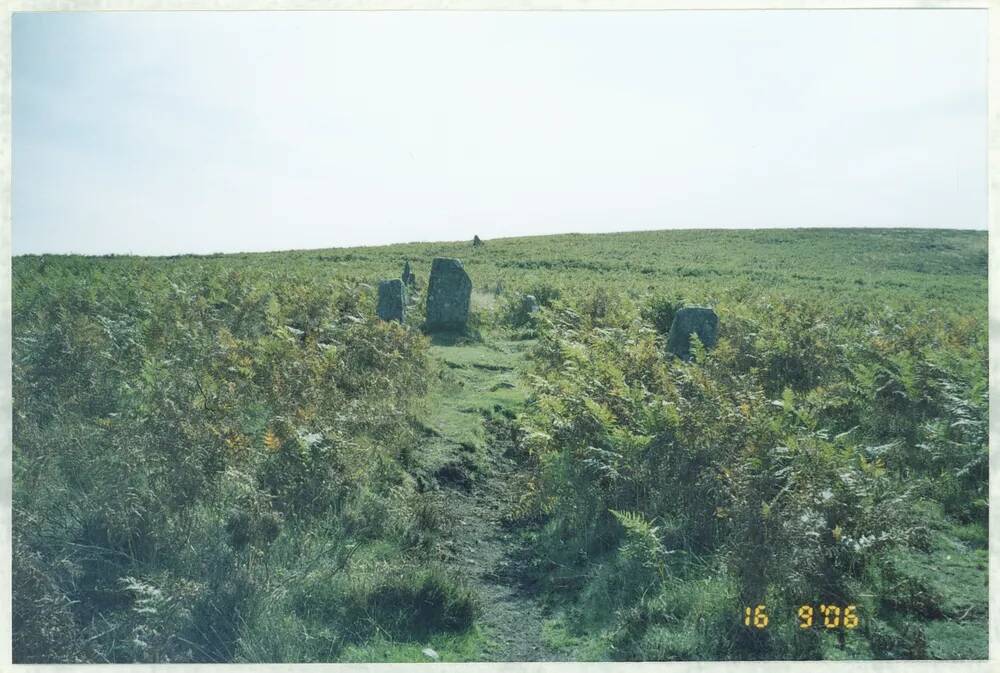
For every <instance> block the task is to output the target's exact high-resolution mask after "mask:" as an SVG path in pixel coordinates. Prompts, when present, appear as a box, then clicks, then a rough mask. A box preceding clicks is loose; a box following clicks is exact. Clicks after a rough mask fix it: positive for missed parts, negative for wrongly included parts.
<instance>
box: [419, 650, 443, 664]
mask: <svg viewBox="0 0 1000 673" xmlns="http://www.w3.org/2000/svg"><path fill="white" fill-rule="evenodd" d="M420 653H421V654H422V655H424V656H425V657H427V658H428V659H432V660H433V661H437V660H438V659H440V658H441V655H439V654H438V653H437V652H435V651H434V650H433V649H431V648H430V647H425V648H424V649H422V650H420Z"/></svg>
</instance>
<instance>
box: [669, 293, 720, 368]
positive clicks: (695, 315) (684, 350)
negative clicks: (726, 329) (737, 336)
mask: <svg viewBox="0 0 1000 673" xmlns="http://www.w3.org/2000/svg"><path fill="white" fill-rule="evenodd" d="M692 333H694V334H697V335H698V338H699V339H701V343H702V344H704V345H705V348H712V347H713V346H715V343H716V341H718V338H719V316H717V315H716V314H715V311H713V310H712V309H710V308H706V307H703V306H687V307H685V308H682V309H680V310H679V311H677V313H676V314H674V322H673V323H672V324H671V325H670V337H669V338H668V339H667V350H668V351H670V352H671V353H673V354H674V355H676V356H677V357H679V358H681V359H682V360H690V359H691V334H692Z"/></svg>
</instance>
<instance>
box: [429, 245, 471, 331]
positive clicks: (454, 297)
mask: <svg viewBox="0 0 1000 673" xmlns="http://www.w3.org/2000/svg"><path fill="white" fill-rule="evenodd" d="M471 296H472V280H471V279H470V278H469V274H467V273H466V272H465V268H464V267H463V266H462V263H461V262H460V261H458V260H457V259H450V258H447V257H436V258H434V261H433V263H432V264H431V277H430V281H429V282H428V284H427V322H426V325H425V329H426V330H427V331H429V332H434V331H452V330H464V329H465V327H466V324H467V323H468V321H469V300H470V298H471Z"/></svg>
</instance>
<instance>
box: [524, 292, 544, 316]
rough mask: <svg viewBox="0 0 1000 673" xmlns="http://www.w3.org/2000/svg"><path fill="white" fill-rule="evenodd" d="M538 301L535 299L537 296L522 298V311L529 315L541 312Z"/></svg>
mask: <svg viewBox="0 0 1000 673" xmlns="http://www.w3.org/2000/svg"><path fill="white" fill-rule="evenodd" d="M539 309H540V307H539V306H538V300H537V299H535V295H533V294H526V295H524V296H523V297H521V310H522V311H524V313H526V314H527V315H532V314H534V313H537V312H538V311H539Z"/></svg>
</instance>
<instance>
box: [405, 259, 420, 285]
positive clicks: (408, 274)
mask: <svg viewBox="0 0 1000 673" xmlns="http://www.w3.org/2000/svg"><path fill="white" fill-rule="evenodd" d="M402 280H403V285H408V286H409V287H413V284H414V283H416V282H417V277H416V275H414V273H413V271H411V270H410V260H406V263H405V264H403V276H402Z"/></svg>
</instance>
